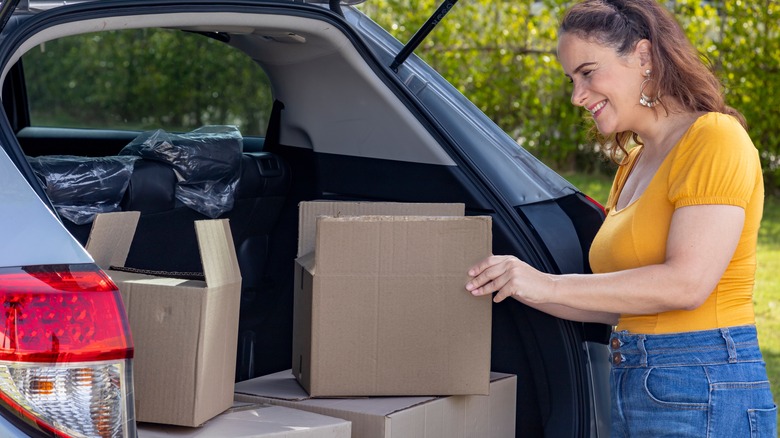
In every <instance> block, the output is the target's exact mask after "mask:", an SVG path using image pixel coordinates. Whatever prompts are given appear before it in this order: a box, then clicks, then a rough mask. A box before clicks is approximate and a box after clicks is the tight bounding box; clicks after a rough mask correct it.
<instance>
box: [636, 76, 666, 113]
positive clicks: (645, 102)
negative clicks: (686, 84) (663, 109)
mask: <svg viewBox="0 0 780 438" xmlns="http://www.w3.org/2000/svg"><path fill="white" fill-rule="evenodd" d="M650 73H652V71H651V70H650V69H647V70H645V78H646V79H645V80H644V81H642V85H640V86H639V104H640V105H642V106H644V107H647V108H652V107H654V106H656V105H657V104H658V99H659V98H660V97H661V92H660V91H659V92H658V94H657V95H656V96H655V99H651V98H650V97H648V96H647V95H646V94H645V87H646V86H647V83H648V82H650Z"/></svg>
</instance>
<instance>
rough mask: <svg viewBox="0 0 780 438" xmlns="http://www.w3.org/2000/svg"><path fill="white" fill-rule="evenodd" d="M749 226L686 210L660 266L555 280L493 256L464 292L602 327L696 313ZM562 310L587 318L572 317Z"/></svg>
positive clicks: (701, 209)
mask: <svg viewBox="0 0 780 438" xmlns="http://www.w3.org/2000/svg"><path fill="white" fill-rule="evenodd" d="M744 221H745V211H744V210H743V209H742V208H740V207H736V206H731V205H694V206H687V207H681V208H679V209H677V210H676V211H675V213H674V214H673V216H672V223H671V227H670V229H669V236H668V238H667V246H666V257H665V260H664V262H663V263H660V264H655V265H648V266H643V267H639V268H635V269H629V270H624V271H618V272H611V273H603V274H566V275H552V274H546V273H542V272H539V271H537V270H536V269H534V268H532V267H531V266H529V265H527V264H526V263H524V262H522V261H520V260H518V259H517V258H515V257H510V256H492V257H489V258H487V259H485V260H483V261H482V262H481V263H479V264H477V265H475V266H474V267H472V268H471V269H470V270H469V276H471V277H472V280H471V281H469V283H468V284H467V285H466V289H467V290H469V291H470V292H471V293H472V294H474V295H486V294H490V293H493V292H496V291H497V292H498V293H497V294H496V296H495V297H494V301H496V302H499V301H502V300H504V299H505V298H507V297H510V296H511V297H513V298H515V299H517V300H519V301H521V302H523V303H525V304H527V305H529V306H531V307H534V308H538V309H539V310H543V311H546V312H547V311H549V312H548V313H551V314H553V315H555V316H559V317H563V318H566V319H575V320H590V319H594V318H595V319H597V320H599V321H600V322H603V320H602V318H604V317H606V318H607V319H610V318H609V316H608V315H611V314H612V315H619V314H623V313H628V314H653V313H659V312H664V311H669V310H678V309H688V310H690V309H695V308H697V307H698V306H700V305H701V304H702V303H703V302H704V301H705V300H706V299H707V297H708V296H709V295H710V293H711V292H712V291H713V290H714V288H715V286H716V285H717V283H718V281H719V280H720V278H721V276H722V275H723V273H724V272H725V270H726V267H727V266H728V263H729V261H730V260H731V257H732V256H733V254H734V250H735V249H736V247H737V243H738V242H739V238H740V234H741V233H742V227H743V225H744ZM560 306H564V309H561V308H560ZM565 308H572V309H577V310H579V311H584V312H585V313H572V316H573V317H571V318H567V317H566V316H563V315H566V314H567V312H565ZM594 312H595V313H594ZM583 317H585V318H583ZM610 320H611V319H610Z"/></svg>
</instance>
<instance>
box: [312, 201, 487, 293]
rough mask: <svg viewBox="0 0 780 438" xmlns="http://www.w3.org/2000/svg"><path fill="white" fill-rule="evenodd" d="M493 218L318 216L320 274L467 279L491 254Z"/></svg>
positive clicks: (317, 243)
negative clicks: (469, 272)
mask: <svg viewBox="0 0 780 438" xmlns="http://www.w3.org/2000/svg"><path fill="white" fill-rule="evenodd" d="M491 226H492V221H491V218H490V217H489V216H468V217H444V216H349V217H319V218H317V234H316V239H315V240H316V244H315V246H316V248H317V250H316V251H315V252H314V266H316V269H317V274H318V275H346V276H363V275H371V276H380V277H383V276H387V277H395V278H398V277H399V276H401V277H414V276H417V275H430V274H432V273H433V274H435V275H446V276H456V277H462V278H463V281H464V282H463V284H464V285H465V284H466V281H467V275H466V271H467V269H468V267H469V266H472V265H473V264H474V263H477V262H478V261H480V260H481V259H483V258H485V257H487V256H489V255H490V252H491V243H492V242H491V235H492V229H491Z"/></svg>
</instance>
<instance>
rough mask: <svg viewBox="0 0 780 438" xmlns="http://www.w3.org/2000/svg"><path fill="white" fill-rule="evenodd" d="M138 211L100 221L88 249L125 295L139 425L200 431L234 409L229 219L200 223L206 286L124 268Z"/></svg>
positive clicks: (234, 273) (234, 268) (234, 294)
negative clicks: (133, 349) (170, 426)
mask: <svg viewBox="0 0 780 438" xmlns="http://www.w3.org/2000/svg"><path fill="white" fill-rule="evenodd" d="M138 217H139V215H138V213H137V212H121V213H108V214H101V215H98V216H97V217H96V218H95V221H94V223H93V226H92V232H91V234H90V238H89V240H88V242H87V250H88V251H89V252H90V254H92V257H93V258H94V259H95V262H96V263H97V264H98V265H100V266H101V267H103V268H104V269H106V273H107V274H108V275H109V276H110V277H111V278H112V279H113V280H114V282H115V283H116V284H117V286H118V287H119V289H120V292H121V295H122V299H123V300H124V304H125V309H126V310H127V315H128V319H129V321H130V329H131V331H132V335H133V341H134V344H135V357H134V359H133V376H134V384H135V415H136V419H137V420H138V421H144V422H151V423H164V424H175V425H182V426H198V425H200V424H202V423H203V422H204V421H206V420H208V419H210V418H212V417H214V416H215V415H217V414H219V413H221V412H223V411H225V410H226V409H228V408H230V407H231V406H232V403H233V384H234V380H235V364H236V362H235V361H236V347H237V339H238V311H239V303H240V295H241V274H240V272H239V268H238V261H237V259H236V252H235V248H234V247H233V239H232V237H231V234H230V226H229V224H228V221H227V220H205V221H197V222H196V223H195V229H196V234H197V237H198V244H199V248H200V254H201V261H202V263H203V270H204V274H205V281H198V280H182V279H176V278H165V277H157V276H150V275H143V274H138V273H129V272H122V271H117V270H110V269H107V268H109V267H110V266H118V267H122V266H124V262H125V259H126V257H127V252H128V251H129V248H130V243H131V242H132V239H133V234H134V233H135V226H136V224H137V222H138Z"/></svg>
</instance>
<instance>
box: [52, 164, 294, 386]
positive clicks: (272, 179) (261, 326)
mask: <svg viewBox="0 0 780 438" xmlns="http://www.w3.org/2000/svg"><path fill="white" fill-rule="evenodd" d="M84 159H85V160H89V159H90V158H84ZM240 169H241V174H240V178H239V180H238V184H237V186H236V191H235V199H234V205H233V208H232V209H231V210H229V211H227V212H225V213H223V214H222V215H221V216H220V218H227V219H229V221H230V228H231V232H232V235H233V240H234V243H235V248H236V253H237V256H238V263H239V267H240V270H241V276H242V287H241V309H240V320H239V340H240V344H239V346H238V347H239V351H238V354H239V357H238V361H237V364H236V366H237V370H236V375H237V377H238V378H241V379H246V378H250V377H254V376H255V375H259V374H257V372H258V370H261V371H266V372H269V371H278V370H281V369H284V368H285V367H287V368H289V363H288V362H289V359H288V357H287V356H286V355H285V356H284V357H277V356H279V353H284V352H288V350H289V347H290V345H289V342H290V333H289V331H290V329H291V328H290V327H288V325H289V323H290V321H291V319H292V314H291V312H292V310H291V296H292V294H291V292H292V291H291V290H289V289H288V288H287V287H284V285H286V284H287V283H286V281H284V280H283V279H279V278H278V273H277V272H266V271H267V268H266V266H267V262H268V261H269V260H271V258H272V257H274V255H272V254H270V248H271V247H272V242H271V235H272V233H274V232H275V227H276V225H277V222H278V221H279V218H280V215H281V213H282V210H283V208H284V206H285V201H286V198H287V196H288V190H289V189H290V182H291V181H290V179H291V173H290V168H289V166H288V165H287V163H286V162H284V161H283V160H282V159H281V158H280V157H279V156H277V155H275V154H272V153H269V152H253V153H242V155H241V166H240ZM176 184H177V178H176V174H175V172H174V171H173V168H172V167H171V166H170V165H168V164H166V163H164V162H161V161H156V160H148V159H144V158H139V159H138V160H136V161H135V166H134V170H133V173H132V175H131V177H130V182H129V184H128V187H127V190H126V191H125V194H124V198H123V199H122V202H121V203H120V207H121V210H124V211H131V210H132V211H139V212H141V217H140V219H139V222H138V228H137V230H136V234H135V238H134V240H133V244H132V246H131V248H130V252H129V254H128V257H127V261H126V263H125V266H127V267H131V268H137V269H145V270H152V271H167V272H186V273H193V272H196V273H199V272H202V265H201V261H200V253H199V250H198V245H197V241H196V235H195V226H194V222H195V221H196V220H203V219H209V218H208V217H206V216H205V215H203V214H201V213H199V212H197V211H195V210H193V209H191V208H189V207H187V206H186V205H184V204H183V203H182V202H181V201H179V200H178V199H176ZM63 223H64V224H65V226H66V228H68V229H69V230H70V232H71V233H72V234H73V235H74V237H76V238H77V239H78V240H79V241H80V242H81V243H82V244H86V241H87V238H88V237H89V230H90V228H91V225H92V224H91V223H88V224H83V225H77V224H75V223H73V222H71V221H69V220H67V219H65V218H63ZM274 248H277V247H276V246H274ZM277 257H278V256H277ZM290 267H292V265H290ZM285 272H286V271H285ZM261 354H262V355H270V356H269V357H268V358H266V359H261V358H260V355H261ZM263 364H265V365H263ZM268 367H271V368H270V369H266V368H268Z"/></svg>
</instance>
